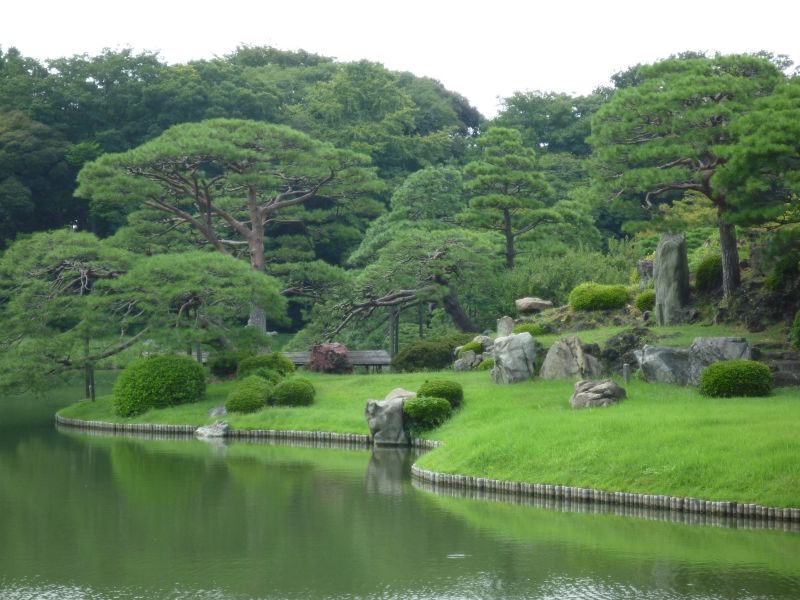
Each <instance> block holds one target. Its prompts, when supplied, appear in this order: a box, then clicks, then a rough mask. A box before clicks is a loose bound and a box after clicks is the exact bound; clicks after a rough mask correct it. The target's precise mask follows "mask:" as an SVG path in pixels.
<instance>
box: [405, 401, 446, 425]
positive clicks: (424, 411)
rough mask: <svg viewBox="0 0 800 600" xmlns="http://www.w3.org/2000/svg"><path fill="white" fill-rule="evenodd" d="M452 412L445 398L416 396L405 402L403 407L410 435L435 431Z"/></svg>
mask: <svg viewBox="0 0 800 600" xmlns="http://www.w3.org/2000/svg"><path fill="white" fill-rule="evenodd" d="M452 412H453V407H452V406H451V405H450V402H449V400H447V399H446V398H427V397H425V396H417V397H416V398H410V399H409V400H406V402H405V404H404V405H403V413H404V414H405V417H406V427H407V428H408V430H409V431H410V432H411V433H412V434H413V433H418V432H421V431H428V430H430V429H436V428H437V427H439V425H441V424H442V423H444V422H445V421H446V420H447V419H448V418H449V417H450V414H451V413H452Z"/></svg>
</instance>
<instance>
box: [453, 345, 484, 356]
mask: <svg viewBox="0 0 800 600" xmlns="http://www.w3.org/2000/svg"><path fill="white" fill-rule="evenodd" d="M482 350H483V344H481V343H480V342H478V341H471V342H467V343H466V344H464V345H463V346H461V349H460V350H459V351H458V356H459V357H461V356H462V355H463V354H464V352H476V353H478V354H480V352H481V351H482Z"/></svg>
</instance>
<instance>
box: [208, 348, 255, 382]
mask: <svg viewBox="0 0 800 600" xmlns="http://www.w3.org/2000/svg"><path fill="white" fill-rule="evenodd" d="M250 356H252V353H251V352H250V351H248V350H236V351H231V352H217V353H215V354H213V355H212V356H211V358H209V359H208V370H209V371H211V374H212V375H216V376H217V377H231V376H233V375H236V371H237V369H238V368H239V361H241V360H243V359H245V358H248V357H250Z"/></svg>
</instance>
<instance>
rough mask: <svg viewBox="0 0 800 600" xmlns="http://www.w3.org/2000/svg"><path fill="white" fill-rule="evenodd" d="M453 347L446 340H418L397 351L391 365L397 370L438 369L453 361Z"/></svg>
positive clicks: (447, 365)
mask: <svg viewBox="0 0 800 600" xmlns="http://www.w3.org/2000/svg"><path fill="white" fill-rule="evenodd" d="M453 350H454V347H453V346H451V345H450V344H448V343H447V342H433V341H428V340H420V341H418V342H414V343H413V344H411V345H410V346H409V347H408V348H405V349H404V350H403V351H401V352H398V353H397V355H396V356H395V357H394V358H393V359H392V366H393V367H394V368H395V369H397V370H398V371H425V370H438V369H444V368H446V367H449V366H450V364H451V363H452V362H453Z"/></svg>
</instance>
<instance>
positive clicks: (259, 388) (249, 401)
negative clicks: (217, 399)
mask: <svg viewBox="0 0 800 600" xmlns="http://www.w3.org/2000/svg"><path fill="white" fill-rule="evenodd" d="M271 391H272V384H271V383H270V382H268V381H266V380H264V379H262V378H261V377H257V376H255V375H251V376H249V377H245V378H244V379H242V380H240V381H237V382H236V386H235V387H234V388H233V389H232V390H231V393H230V394H228V398H227V400H225V409H226V410H227V411H228V412H231V413H251V412H255V411H257V410H260V409H262V408H264V407H265V406H266V405H267V397H268V396H269V394H270V392H271Z"/></svg>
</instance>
